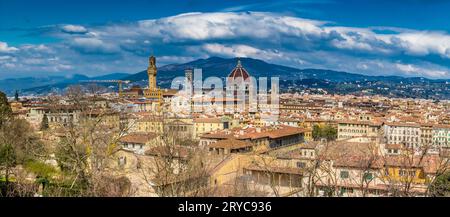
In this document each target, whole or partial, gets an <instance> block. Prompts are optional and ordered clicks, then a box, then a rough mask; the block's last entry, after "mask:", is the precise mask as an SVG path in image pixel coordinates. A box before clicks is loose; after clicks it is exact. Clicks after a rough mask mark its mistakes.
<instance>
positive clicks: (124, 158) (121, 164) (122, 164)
mask: <svg viewBox="0 0 450 217" xmlns="http://www.w3.org/2000/svg"><path fill="white" fill-rule="evenodd" d="M117 163H118V164H119V166H124V165H125V164H126V163H127V158H126V157H124V156H122V157H119V159H118V162H117Z"/></svg>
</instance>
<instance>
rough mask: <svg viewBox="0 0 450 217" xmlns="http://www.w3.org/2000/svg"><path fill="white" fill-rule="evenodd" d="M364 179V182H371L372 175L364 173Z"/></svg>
mask: <svg viewBox="0 0 450 217" xmlns="http://www.w3.org/2000/svg"><path fill="white" fill-rule="evenodd" d="M364 179H365V180H372V179H373V174H372V173H364Z"/></svg>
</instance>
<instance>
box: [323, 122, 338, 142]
mask: <svg viewBox="0 0 450 217" xmlns="http://www.w3.org/2000/svg"><path fill="white" fill-rule="evenodd" d="M322 137H323V138H325V139H326V140H327V141H333V140H336V138H337V129H336V128H334V127H332V126H330V125H326V126H325V127H324V128H323V129H322Z"/></svg>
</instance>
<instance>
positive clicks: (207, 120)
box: [194, 118, 222, 123]
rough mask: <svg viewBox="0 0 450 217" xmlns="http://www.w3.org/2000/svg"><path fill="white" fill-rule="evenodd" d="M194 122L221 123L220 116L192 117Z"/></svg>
mask: <svg viewBox="0 0 450 217" xmlns="http://www.w3.org/2000/svg"><path fill="white" fill-rule="evenodd" d="M194 122H195V123H221V122H222V120H221V119H220V118H194Z"/></svg>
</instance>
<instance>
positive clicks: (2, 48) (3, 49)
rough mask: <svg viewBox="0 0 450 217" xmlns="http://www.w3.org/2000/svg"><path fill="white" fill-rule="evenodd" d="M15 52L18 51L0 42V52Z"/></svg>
mask: <svg viewBox="0 0 450 217" xmlns="http://www.w3.org/2000/svg"><path fill="white" fill-rule="evenodd" d="M17 50H19V49H17V48H16V47H10V46H8V43H6V42H1V41H0V52H4V53H8V52H13V51H17Z"/></svg>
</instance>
